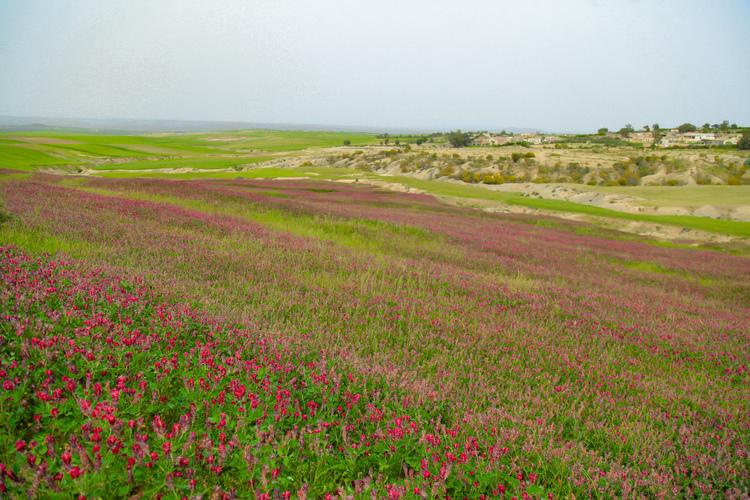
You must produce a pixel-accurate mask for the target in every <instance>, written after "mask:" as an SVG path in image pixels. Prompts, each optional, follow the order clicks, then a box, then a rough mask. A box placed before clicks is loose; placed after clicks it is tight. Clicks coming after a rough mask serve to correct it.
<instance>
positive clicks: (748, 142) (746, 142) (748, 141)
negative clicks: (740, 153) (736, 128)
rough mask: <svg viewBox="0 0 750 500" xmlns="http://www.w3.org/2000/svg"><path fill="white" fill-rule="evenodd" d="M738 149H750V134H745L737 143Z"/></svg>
mask: <svg viewBox="0 0 750 500" xmlns="http://www.w3.org/2000/svg"><path fill="white" fill-rule="evenodd" d="M737 149H750V132H745V133H744V134H742V137H740V140H739V141H737Z"/></svg>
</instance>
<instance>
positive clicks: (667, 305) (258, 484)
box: [0, 167, 750, 498]
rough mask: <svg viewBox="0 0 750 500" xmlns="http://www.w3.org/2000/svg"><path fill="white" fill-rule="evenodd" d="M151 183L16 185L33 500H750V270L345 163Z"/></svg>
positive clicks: (15, 325)
mask: <svg viewBox="0 0 750 500" xmlns="http://www.w3.org/2000/svg"><path fill="white" fill-rule="evenodd" d="M282 172H289V173H295V174H298V176H299V175H300V172H303V174H302V175H307V176H309V177H318V179H278V177H282ZM109 174H112V175H115V174H121V172H117V173H115V172H110V173H109ZM137 174H138V173H137V172H132V173H128V177H122V176H120V175H118V176H117V177H104V176H91V177H72V176H49V175H39V174H36V175H28V174H27V175H19V174H15V175H2V176H0V179H1V181H0V200H1V201H2V207H3V208H2V214H3V215H2V217H1V218H0V220H1V221H2V223H1V224H0V243H2V245H3V246H2V250H1V251H0V313H1V314H2V315H3V317H4V318H5V321H4V322H2V323H0V331H1V332H2V338H3V343H2V344H0V384H1V387H2V389H1V391H2V392H0V396H2V397H1V398H0V405H2V407H0V410H2V412H3V414H4V415H6V419H5V421H4V425H0V464H3V467H4V469H3V470H4V471H6V472H4V473H3V474H0V486H1V487H2V488H3V491H5V492H7V493H8V494H9V495H10V496H16V495H18V494H21V493H23V494H27V493H29V492H31V494H32V496H33V495H38V496H50V495H67V496H71V495H77V494H81V493H83V494H87V495H88V496H92V497H96V496H107V497H112V496H115V497H123V498H128V497H132V496H133V495H146V496H156V495H158V494H163V495H164V496H165V497H167V498H172V497H174V498H179V497H182V496H188V497H189V496H195V495H209V494H213V493H216V492H219V493H221V492H226V493H228V494H232V493H233V492H244V493H243V494H249V495H251V496H258V497H262V498H273V497H275V496H278V497H281V498H286V497H291V496H306V497H310V498H317V497H323V496H325V495H326V494H327V493H328V494H335V495H336V494H337V495H352V496H355V497H358V496H369V495H370V494H374V495H375V496H377V497H385V496H390V497H422V496H427V497H437V496H445V495H450V496H451V497H454V498H462V497H464V496H466V497H469V498H477V497H479V496H480V495H487V496H498V497H502V496H508V497H511V496H516V497H521V496H523V495H524V494H525V495H529V496H532V497H547V496H548V495H549V494H552V495H553V496H555V497H570V496H572V495H575V496H576V497H584V496H596V497H632V496H636V497H638V496H647V497H648V496H653V497H658V496H668V497H671V496H678V497H679V496H706V497H715V496H733V495H734V496H742V495H745V494H748V492H749V489H750V481H748V477H750V466H749V465H748V461H747V460H746V453H747V450H748V447H750V433H748V428H750V420H749V419H750V378H749V377H750V373H749V372H748V369H747V367H748V363H749V362H750V358H749V356H748V353H750V324H749V323H748V318H750V308H749V307H748V304H750V287H748V283H749V282H750V259H748V258H747V257H742V256H736V255H731V254H728V253H724V252H713V251H712V252H707V251H701V250H695V249H685V248H668V247H658V246H654V245H652V244H649V243H650V241H646V240H642V239H639V238H637V237H633V238H630V239H627V240H626V239H622V238H620V237H619V236H618V233H614V232H608V231H606V230H603V229H600V228H597V227H595V226H591V225H589V224H586V223H582V222H572V221H566V220H562V219H551V218H545V217H540V216H538V215H523V214H490V213H485V212H481V211H478V210H473V209H468V208H461V207H456V206H452V205H448V204H445V203H442V202H440V201H439V200H437V199H436V198H434V197H432V196H429V195H425V194H406V193H398V192H393V191H386V190H383V189H378V188H375V187H373V186H369V185H364V184H363V183H349V184H342V183H331V182H325V181H323V180H322V179H336V178H348V177H347V176H363V175H365V174H364V173H363V172H359V171H354V170H342V169H338V168H334V167H325V168H320V167H317V168H316V167H307V168H299V169H272V168H258V169H252V170H247V171H244V172H239V173H237V172H234V173H229V172H220V173H218V174H227V175H226V177H224V178H213V179H208V178H205V176H204V175H202V174H201V175H200V176H198V174H195V173H191V174H189V175H188V177H192V178H183V179H182V180H178V179H177V178H175V177H173V176H169V175H167V174H159V176H158V177H155V176H149V177H130V176H131V175H133V176H136V175H137ZM218 174H212V175H211V176H212V177H215V176H216V175H218ZM238 174H241V175H238ZM313 174H318V175H317V176H315V175H313ZM251 176H254V177H251ZM389 180H392V181H398V182H404V184H409V185H412V186H414V187H420V188H424V189H425V190H433V191H434V192H435V193H436V194H440V195H441V196H451V197H457V196H463V197H465V198H466V199H470V198H471V197H472V196H476V197H480V196H493V197H494V196H505V197H507V198H505V201H506V202H512V203H525V202H529V203H535V204H537V205H535V206H539V204H540V203H541V204H542V205H544V203H545V202H546V201H548V200H537V199H532V198H522V197H520V196H519V197H518V199H517V198H515V197H513V196H517V195H512V194H509V193H498V192H492V191H488V190H483V189H481V188H478V187H476V186H464V185H461V184H452V183H446V182H440V181H417V180H415V179H412V178H408V177H407V178H403V179H401V178H394V177H392V178H390V179H389ZM428 188H429V189H428ZM542 208H545V209H546V210H550V211H554V210H556V209H562V208H566V209H570V208H571V207H557V208H555V207H552V208H550V207H549V206H542ZM7 245H15V246H16V247H15V248H12V247H9V246H7ZM59 259H62V261H60V260H59ZM42 464H45V465H44V466H42ZM217 494H218V493H217Z"/></svg>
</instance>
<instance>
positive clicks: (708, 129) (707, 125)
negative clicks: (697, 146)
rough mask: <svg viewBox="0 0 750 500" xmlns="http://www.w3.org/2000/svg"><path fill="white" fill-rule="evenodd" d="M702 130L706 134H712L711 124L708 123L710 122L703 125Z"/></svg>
mask: <svg viewBox="0 0 750 500" xmlns="http://www.w3.org/2000/svg"><path fill="white" fill-rule="evenodd" d="M701 128H702V129H703V131H704V132H710V131H711V124H710V123H708V122H706V123H704V124H703V126H702V127H701Z"/></svg>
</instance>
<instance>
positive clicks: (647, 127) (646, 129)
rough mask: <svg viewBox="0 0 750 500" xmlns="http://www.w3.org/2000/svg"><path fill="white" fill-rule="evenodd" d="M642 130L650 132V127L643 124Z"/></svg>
mask: <svg viewBox="0 0 750 500" xmlns="http://www.w3.org/2000/svg"><path fill="white" fill-rule="evenodd" d="M643 131H644V132H651V127H649V126H648V125H644V126H643Z"/></svg>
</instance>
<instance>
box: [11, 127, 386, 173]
mask: <svg viewBox="0 0 750 500" xmlns="http://www.w3.org/2000/svg"><path fill="white" fill-rule="evenodd" d="M344 140H349V141H351V143H352V144H359V145H363V144H370V143H373V142H375V141H376V139H375V136H374V135H372V134H362V133H344V132H309V131H273V130H247V131H236V132H225V133H206V134H171V135H169V134H151V135H104V134H94V133H91V134H81V133H66V132H55V131H50V132H23V133H21V132H3V133H0V168H5V169H21V170H35V169H38V168H43V167H47V168H52V167H62V166H69V167H73V168H95V169H103V170H107V169H129V170H138V169H145V168H199V169H200V168H226V167H233V166H235V165H241V164H246V163H252V162H254V161H259V160H257V158H259V157H263V156H262V155H259V153H263V152H266V153H277V154H278V153H291V152H295V151H299V150H302V149H307V148H321V147H330V146H341V145H342V144H343V142H344ZM227 156H232V158H227ZM152 162H153V166H152V165H151V163H152Z"/></svg>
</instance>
